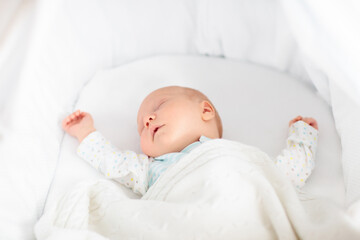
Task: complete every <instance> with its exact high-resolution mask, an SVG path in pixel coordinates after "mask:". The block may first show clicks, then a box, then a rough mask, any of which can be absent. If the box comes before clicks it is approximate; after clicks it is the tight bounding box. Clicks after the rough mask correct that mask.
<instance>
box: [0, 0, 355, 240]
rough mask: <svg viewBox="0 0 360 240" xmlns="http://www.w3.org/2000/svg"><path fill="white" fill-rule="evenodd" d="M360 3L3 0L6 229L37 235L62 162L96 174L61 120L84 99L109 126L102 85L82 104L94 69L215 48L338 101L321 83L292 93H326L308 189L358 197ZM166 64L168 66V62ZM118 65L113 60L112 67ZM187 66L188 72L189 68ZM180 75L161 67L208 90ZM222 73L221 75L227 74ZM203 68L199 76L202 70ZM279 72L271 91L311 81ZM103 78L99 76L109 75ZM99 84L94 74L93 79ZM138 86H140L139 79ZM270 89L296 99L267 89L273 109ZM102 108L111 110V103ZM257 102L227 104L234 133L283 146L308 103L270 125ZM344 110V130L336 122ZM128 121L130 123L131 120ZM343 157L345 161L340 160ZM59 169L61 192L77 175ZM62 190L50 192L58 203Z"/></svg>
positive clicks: (1, 155)
mask: <svg viewBox="0 0 360 240" xmlns="http://www.w3.org/2000/svg"><path fill="white" fill-rule="evenodd" d="M359 11H360V5H359V3H358V2H357V1H354V0H346V1H338V2H336V1H335V2H334V1H332V2H326V3H323V2H322V1H316V2H314V1H296V0H289V1H288V0H285V1H276V0H273V1H269V0H258V1H253V0H209V1H203V0H196V1H194V0H174V1H163V0H151V1H148V0H139V1H136V2H134V1H131V0H107V1H98V0H77V1H73V0H53V1H44V0H16V1H12V0H5V1H1V2H0V14H1V16H0V21H3V22H0V34H1V35H0V160H1V168H0V188H1V189H2V196H1V198H0V206H1V209H0V210H1V213H2V214H1V216H0V238H3V239H33V238H34V236H33V225H34V223H35V222H36V221H37V219H38V218H39V217H40V216H41V215H42V212H43V209H44V205H45V201H46V198H47V195H48V191H49V189H50V186H51V183H52V180H53V178H54V176H55V170H56V169H57V167H58V166H59V169H57V171H58V172H60V173H57V176H56V177H55V178H56V179H58V178H60V179H61V178H62V177H64V176H65V177H64V178H66V176H69V180H68V182H66V180H65V182H66V184H69V183H70V182H72V181H75V182H76V181H77V180H81V179H88V178H89V177H94V178H96V179H97V178H98V177H99V176H98V175H96V174H94V173H90V172H91V171H90V169H87V168H86V165H84V164H83V163H80V161H79V160H78V159H77V158H75V156H74V155H71V154H72V153H73V151H71V150H70V149H71V148H73V147H74V146H75V145H76V142H75V141H72V140H70V139H69V138H68V137H65V138H64V139H63V134H64V133H63V131H62V130H61V128H60V123H61V120H62V119H63V117H64V116H66V114H68V113H70V112H71V111H73V110H74V109H75V104H78V105H77V106H81V107H89V109H90V110H93V112H94V113H95V115H96V118H97V122H98V124H99V125H100V126H104V124H108V123H109V122H110V120H107V119H104V118H102V117H103V116H106V114H103V112H101V113H100V112H98V113H97V112H96V111H97V110H96V109H97V108H96V107H90V106H95V105H94V104H95V103H91V100H90V97H91V96H92V93H91V91H93V90H87V91H89V93H88V94H84V92H83V93H82V98H83V101H84V102H83V103H80V102H78V103H77V99H78V97H79V95H80V92H81V91H82V90H83V88H84V86H85V85H86V83H87V82H89V80H90V79H92V78H93V76H94V74H95V72H97V71H101V70H106V69H111V68H114V67H117V66H121V65H123V64H125V63H129V62H132V61H134V60H138V59H142V58H144V57H149V56H154V55H158V54H185V55H187V54H191V55H207V56H215V57H224V58H227V59H229V58H230V59H233V60H234V61H239V60H241V61H245V62H252V63H255V64H260V65H262V66H265V67H271V68H274V69H276V70H280V71H281V72H286V73H289V74H291V75H292V76H295V77H297V78H298V79H299V80H305V84H306V86H307V88H313V86H315V87H316V91H318V92H319V93H320V95H321V96H322V97H323V99H325V101H326V102H327V103H328V104H329V106H331V107H329V106H327V105H326V103H325V102H324V101H321V100H319V98H318V96H316V95H314V92H312V93H311V94H310V93H309V95H308V97H307V98H306V100H305V102H303V101H302V102H300V101H301V98H292V97H291V96H288V97H289V98H290V99H291V101H292V102H296V101H299V102H297V104H296V105H297V107H300V106H305V105H309V104H313V103H314V101H313V100H314V99H313V98H316V100H315V102H316V101H317V100H319V101H318V102H317V103H316V104H319V105H322V107H320V108H323V110H320V112H319V111H318V110H315V109H317V107H318V106H317V105H316V104H315V105H314V109H313V110H311V112H309V115H313V116H315V117H318V118H319V119H320V123H321V126H322V127H321V136H320V137H321V138H322V143H321V144H322V146H323V148H322V149H319V159H318V163H317V164H318V165H317V168H316V171H315V172H314V175H313V176H312V178H311V180H310V182H309V184H308V185H307V186H306V188H307V189H306V190H307V191H309V192H311V193H316V194H319V195H320V196H323V197H325V198H327V199H331V201H334V202H335V203H337V204H338V205H340V206H343V204H344V202H346V203H347V204H349V203H352V202H354V201H355V200H356V199H358V198H359V196H360V175H359V174H358V172H359V171H360V161H358V159H359V158H360V151H359V149H360V148H358V146H359V144H360V122H359V121H357V119H359V118H360V110H359V109H360V108H359V101H358V100H359V98H358V96H360V94H358V92H359V81H358V79H359V77H360V76H359V71H358V67H357V66H359V57H360V54H359V53H360V52H359V50H360V48H359V45H358V44H356V43H357V42H358V37H359V34H360V33H359V31H358V27H357V25H358V22H359V16H360V14H358V12H359ZM3 13H5V14H3ZM11 13H13V14H11ZM169 13H171V14H169ZM333 16H337V17H336V18H335V17H333ZM324 43H326V44H324ZM192 63H193V62H191V64H192ZM162 64H163V65H164V66H167V67H169V68H170V70H169V75H170V76H172V77H174V76H173V74H172V73H173V70H174V69H173V68H171V67H170V65H171V64H170V63H169V64H170V65H166V63H162ZM187 65H189V64H187ZM215 65H217V64H215ZM151 66H153V65H151ZM194 66H198V65H196V64H195V65H194ZM203 67H204V68H206V67H205V66H203ZM211 67H214V65H211ZM237 67H238V66H236V67H229V68H225V70H224V71H225V73H224V72H222V73H221V74H220V73H219V75H222V74H223V75H225V74H228V75H226V76H227V78H228V79H230V78H231V76H232V75H231V73H232V72H233V71H235V70H234V68H237ZM250 68H252V67H250ZM240 69H241V71H243V70H244V69H243V68H240ZM148 70H149V71H147V73H150V74H152V75H153V76H154V73H153V72H151V69H148ZM158 70H162V71H166V69H164V68H160V66H159V68H158ZM203 70H204V71H205V69H203ZM263 70H264V69H263V68H256V67H254V70H253V71H250V70H249V71H250V72H249V71H247V74H250V75H251V76H253V74H255V75H256V74H257V73H256V72H257V71H259V73H258V75H257V76H258V77H255V75H254V78H251V79H268V76H273V75H272V74H271V73H269V72H268V71H266V70H264V71H265V72H263ZM119 71H120V70H119ZM121 71H122V70H121ZM121 71H120V72H121ZM195 72H196V70H193V73H195ZM270 72H271V71H270ZM113 73H114V72H112V71H110V72H109V75H112V74H113ZM176 73H177V74H178V75H179V76H183V75H182V73H179V72H176ZM103 74H104V75H103ZM106 74H107V72H106V71H105V72H102V73H99V75H98V77H99V79H102V78H104V79H106V78H107V77H106V76H107V75H106ZM131 74H133V72H131ZM136 74H140V73H138V72H137V73H136ZM145 74H146V71H145V70H144V75H145ZM105 75H106V76H105ZM114 75H115V74H114ZM169 75H166V77H165V76H160V77H164V78H163V79H162V80H164V82H158V83H159V85H161V84H168V83H176V82H178V83H179V84H180V83H183V84H189V85H192V86H194V87H198V88H199V89H204V86H202V85H200V84H202V83H201V82H196V81H195V80H194V81H192V82H185V80H184V79H177V80H174V82H171V81H168V80H165V79H169V78H168V76H169ZM219 75H217V76H218V79H222V78H221V77H220V76H219ZM280 75H281V74H280ZM156 76H158V75H156V74H155V76H154V78H156ZM201 76H203V75H201ZM201 76H200V75H198V76H197V77H196V79H199V77H201ZM206 76H207V77H211V76H209V75H206ZM236 76H238V75H236ZM247 76H248V75H247ZM281 76H282V77H284V76H283V75H281ZM109 77H110V76H109ZM278 77H279V75H277V77H274V78H272V77H270V78H269V79H271V81H274V83H273V84H268V85H263V86H264V88H262V89H261V88H260V89H256V91H260V92H261V93H262V94H263V93H265V94H269V92H267V91H266V90H267V89H271V87H274V88H275V84H279V86H281V88H280V87H277V88H275V92H277V93H280V92H281V94H283V92H286V89H287V88H290V89H292V90H291V91H295V92H296V93H295V94H300V93H302V90H300V91H297V90H294V88H296V86H297V84H298V83H296V82H295V81H285V79H284V78H286V77H284V78H282V77H280V78H281V79H283V80H284V81H283V82H281V83H280V82H276V81H277V80H278ZM158 80H159V79H158ZM237 80H238V79H236V78H234V79H233V80H232V81H230V80H229V84H228V85H227V86H228V87H229V89H232V88H233V86H230V85H231V84H230V83H231V82H233V83H235V85H234V89H235V87H241V86H240V85H238V84H239V83H238V81H237ZM100 81H101V80H98V83H99V84H98V86H99V85H100V86H101V84H100ZM159 81H160V80H159ZM92 82H96V81H92ZM122 83H124V82H122ZM287 83H289V85H287ZM313 83H314V84H313ZM134 84H135V82H134ZM291 84H294V85H291ZM90 86H91V84H90V83H89V89H91V88H90ZM121 86H122V87H123V84H121ZM146 86H148V85H146ZM213 86H216V85H213ZM95 87H96V84H95ZM101 87H102V89H105V90H106V91H109V92H111V93H112V94H116V93H115V92H112V90H113V89H107V88H106V86H101ZM151 87H155V86H151ZM246 87H247V88H256V85H255V82H252V81H249V82H247V83H246ZM129 88H133V85H130V86H129ZM211 88H212V87H209V90H206V89H205V90H206V91H207V92H208V93H210V94H212V95H213V96H214V98H215V99H217V101H218V102H219V103H220V105H221V104H222V103H223V102H226V101H228V100H227V99H226V98H225V97H227V98H230V97H231V96H227V95H226V96H225V97H222V96H217V95H216V93H215V91H212V90H211ZM215 88H216V89H218V88H219V87H218V86H216V87H215ZM300 88H301V87H300ZM93 89H94V88H93ZM221 89H223V88H221ZM146 90H148V89H146ZM149 90H150V87H149ZM144 94H145V93H144ZM242 94H243V95H240V96H239V97H241V96H244V97H249V96H250V97H254V96H252V95H251V94H250V92H249V93H248V92H242ZM85 96H87V97H85ZM294 96H297V95H294ZM125 97H126V96H124V99H125ZM85 99H86V100H85ZM268 99H274V100H276V101H278V102H277V104H284V107H288V105H285V104H290V103H285V102H282V101H281V100H280V98H279V99H276V97H275V98H274V96H273V95H268V96H267V98H266V101H265V103H264V101H261V100H262V98H256V99H255V100H254V101H255V103H256V104H258V105H261V104H265V106H266V107H267V108H266V109H265V112H266V111H268V112H267V116H273V112H272V111H271V110H276V111H277V110H278V109H276V108H272V106H271V102H270V101H267V100H268ZM136 101H140V99H136ZM306 101H309V102H306ZM85 102H87V103H88V105H87V104H86V103H85ZM260 103H261V104H260ZM119 104H120V103H119ZM239 104H240V107H241V108H242V109H246V107H247V105H246V102H244V101H241V102H240V103H239ZM303 104H305V105H303ZM134 105H135V101H134ZM109 106H110V105H109ZM116 107H117V106H116ZM131 109H135V108H134V107H132V108H131ZM253 109H254V108H253ZM289 109H290V108H289ZM291 109H292V108H291ZM325 109H326V110H325ZM103 110H104V111H106V112H107V109H103ZM331 110H332V113H331ZM280 112H284V111H280ZM257 113H258V112H255V110H253V111H249V112H248V114H247V115H241V116H240V115H239V116H236V118H233V114H232V113H226V111H225V110H223V114H224V117H225V118H227V119H231V120H228V121H233V122H227V124H228V125H229V126H230V127H229V129H232V130H233V129H234V130H233V132H230V131H229V132H227V133H225V134H227V135H226V137H227V138H229V139H233V140H239V141H242V142H246V143H249V144H252V145H255V146H258V147H260V148H261V149H263V150H264V151H266V152H267V153H269V154H270V155H274V154H277V153H278V151H279V150H280V149H281V144H282V140H283V139H284V138H285V137H286V136H284V135H281V134H285V132H286V131H285V129H284V128H285V125H286V123H287V121H288V119H289V118H290V117H293V115H294V114H298V113H299V112H298V110H296V111H294V112H290V111H289V112H288V113H289V115H287V116H282V117H281V119H282V120H279V121H274V122H272V120H273V119H272V118H270V120H269V121H267V122H265V124H264V122H263V121H260V120H262V119H255V120H254V116H256V114H257ZM301 113H307V110H305V108H304V110H301ZM325 116H326V117H325ZM333 118H334V119H335V125H336V130H337V132H338V134H339V135H337V133H336V131H335V127H334V121H333ZM117 119H119V118H117ZM120 119H121V120H123V119H124V118H120ZM240 120H241V121H246V122H250V123H252V122H253V121H255V123H258V124H257V127H260V128H259V130H258V131H259V132H263V133H265V134H263V135H262V138H261V139H260V140H259V138H258V135H259V134H253V131H252V130H253V129H250V128H246V125H240V126H239V125H238V124H235V123H236V121H240ZM256 121H258V122H256ZM111 122H112V121H111ZM277 124H278V125H277ZM100 126H99V127H100ZM234 126H236V127H234ZM269 126H275V129H276V130H275V131H273V130H269V129H270V127H269ZM117 129H119V130H118V132H113V131H112V130H110V129H109V130H106V127H104V129H102V130H103V131H104V132H105V133H106V136H108V137H109V138H111V139H112V140H113V141H114V142H115V143H117V145H119V146H124V147H128V148H133V147H134V146H135V148H137V149H139V148H138V146H137V145H136V143H137V140H136V139H135V136H133V135H131V136H132V137H134V138H133V139H130V141H129V142H128V141H125V140H123V139H120V138H118V136H120V135H119V132H120V131H122V132H123V131H124V129H120V128H117ZM125 131H129V132H130V131H131V128H129V129H125ZM323 134H327V135H323ZM129 135H130V133H129ZM272 136H275V137H272ZM339 136H340V137H341V144H340V142H339ZM127 144H128V145H127ZM269 144H271V145H272V146H270V145H269ZM325 146H326V148H325ZM64 149H67V150H66V151H67V152H66V151H65V150H64ZM327 149H330V152H328V151H327ZM340 158H341V159H342V162H343V164H342V165H341V163H340V162H339V161H338V159H340ZM64 159H67V161H69V165H66V164H64V163H63V162H64V161H65V160H64ZM76 161H78V162H76ZM58 162H59V164H58ZM328 162H330V164H327V163H328ZM70 163H71V164H73V165H70ZM68 166H75V167H77V168H78V169H86V170H83V171H84V172H82V174H84V176H78V175H76V173H75V170H69V169H70V168H65V169H64V167H68ZM342 168H343V169H344V174H345V176H344V177H345V187H346V189H347V192H346V195H345V199H344V185H343V184H344V182H343V180H339V181H337V179H342V178H341V175H342ZM332 175H333V176H334V177H333V178H332V177H331V176H332ZM56 179H55V182H54V184H53V188H52V191H58V192H57V193H59V191H61V190H62V189H63V187H64V186H66V184H65V183H64V185H62V184H60V183H58V184H57V183H56V181H59V180H56ZM54 186H59V187H58V188H57V189H58V190H53V189H54V188H55V189H56V187H54ZM67 186H69V185H67ZM50 196H56V194H54V193H52V194H51V195H50ZM52 201H53V198H52V197H50V198H49V200H48V202H52ZM359 209H360V207H359V208H358V210H359ZM358 215H359V216H360V213H359V214H358Z"/></svg>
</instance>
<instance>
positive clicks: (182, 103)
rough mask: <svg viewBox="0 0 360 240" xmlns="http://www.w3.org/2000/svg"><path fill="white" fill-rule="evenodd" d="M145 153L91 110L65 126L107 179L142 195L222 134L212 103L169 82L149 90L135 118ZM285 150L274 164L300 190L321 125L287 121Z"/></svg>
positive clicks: (76, 114) (311, 165)
mask: <svg viewBox="0 0 360 240" xmlns="http://www.w3.org/2000/svg"><path fill="white" fill-rule="evenodd" d="M137 125H138V132H139V135H140V139H141V140H140V141H141V142H140V143H141V149H142V152H143V154H138V153H135V152H133V151H121V150H119V149H118V148H117V147H115V146H113V145H112V144H111V143H110V142H109V141H108V140H106V139H105V137H104V136H103V135H102V134H101V133H100V132H98V131H97V130H96V129H95V128H94V121H93V119H92V117H91V115H90V114H89V113H86V112H81V111H80V110H77V111H76V112H74V113H72V114H70V115H69V116H68V117H66V118H65V119H64V120H63V122H62V127H63V129H64V130H65V131H66V132H67V133H68V134H70V135H71V136H74V137H76V138H77V139H78V140H79V142H80V145H79V147H78V150H77V153H78V155H79V156H80V157H81V158H83V159H84V160H85V161H87V162H88V163H90V164H91V165H92V166H93V167H94V168H96V169H97V170H99V171H100V172H101V173H103V174H104V175H105V176H106V177H107V178H111V179H114V180H116V181H118V182H120V183H122V184H124V185H125V186H127V187H129V188H131V189H132V190H133V191H134V192H135V193H138V194H141V195H144V194H145V193H146V191H147V190H148V189H149V188H150V187H151V186H152V185H153V184H154V183H155V182H156V180H157V179H158V178H159V177H160V176H161V175H162V173H163V172H165V171H166V170H167V168H169V166H171V165H172V164H175V163H176V162H177V161H179V160H180V159H181V158H182V157H183V156H185V155H186V154H188V153H189V152H191V150H193V149H194V148H196V147H197V146H199V145H200V144H202V143H203V142H205V141H211V140H212V139H216V138H221V137H222V123H221V119H220V116H219V114H218V112H217V111H216V109H215V107H214V105H213V104H212V102H211V101H210V100H209V99H208V98H207V97H206V96H205V95H204V94H203V93H201V92H199V91H198V90H195V89H191V88H186V87H179V86H170V87H164V88H160V89H157V90H155V91H153V92H152V93H150V94H149V95H148V96H147V97H146V98H145V99H144V101H143V102H142V104H141V106H140V108H139V111H138V117H137ZM289 126H290V128H289V137H288V139H287V148H286V149H284V150H283V151H282V152H281V154H280V155H279V156H278V157H276V159H275V160H274V164H275V165H276V166H277V167H278V168H279V169H280V170H282V171H283V172H284V174H285V175H286V176H287V177H288V179H289V180H290V181H291V182H292V183H293V184H294V186H295V187H297V188H300V187H302V186H303V185H304V183H305V181H306V179H307V178H308V177H309V176H310V174H311V171H312V169H313V168H314V157H315V151H316V144H317V135H318V126H317V122H316V120H315V119H313V118H302V117H301V116H298V117H296V118H294V119H293V120H291V121H290V123H289Z"/></svg>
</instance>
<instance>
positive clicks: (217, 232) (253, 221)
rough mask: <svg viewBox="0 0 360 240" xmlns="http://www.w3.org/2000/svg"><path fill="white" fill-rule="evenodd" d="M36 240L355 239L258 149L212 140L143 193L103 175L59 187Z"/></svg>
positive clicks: (333, 212)
mask: <svg viewBox="0 0 360 240" xmlns="http://www.w3.org/2000/svg"><path fill="white" fill-rule="evenodd" d="M35 232H36V236H37V238H38V239H50V238H51V239H106V238H110V239H157V240H158V239H239V237H241V238H244V239H298V238H301V239H356V238H359V237H360V230H359V229H356V228H355V226H354V225H352V224H351V221H350V219H349V217H348V216H347V215H346V214H345V213H343V212H341V211H340V210H338V209H337V208H335V207H334V206H331V205H329V204H325V203H324V202H321V201H320V200H314V199H312V200H311V199H307V200H306V201H301V200H300V199H299V197H298V194H297V193H296V191H295V189H294V188H293V186H292V185H291V183H290V182H289V181H288V180H287V179H286V177H285V176H284V175H283V174H282V173H281V172H280V171H279V170H278V169H277V168H276V167H275V165H274V164H273V162H272V160H271V159H270V158H269V157H268V156H267V155H266V154H265V153H263V152H262V151H260V150H258V149H257V148H255V147H250V146H247V145H244V144H241V143H237V142H232V141H228V140H223V139H218V140H212V141H208V142H205V143H203V144H202V145H201V146H199V147H197V148H196V149H194V150H193V151H192V152H191V153H190V154H189V155H187V156H186V157H184V158H182V159H181V160H180V161H179V162H178V163H176V164H174V165H173V166H171V167H170V168H169V169H168V170H167V171H166V172H165V173H164V174H163V175H162V176H161V177H160V178H159V179H158V181H157V182H156V183H155V184H154V185H153V186H152V187H151V188H150V189H149V191H148V192H147V193H146V194H145V195H144V196H143V197H142V199H130V198H128V197H127V196H126V195H125V193H124V191H123V189H122V188H121V187H119V186H117V185H116V184H115V183H112V182H110V181H104V180H101V181H97V182H85V183H81V184H79V185H78V186H76V187H75V188H74V189H72V190H71V191H69V192H68V193H66V194H65V195H64V196H63V197H62V199H61V200H60V201H59V202H58V203H57V205H56V206H53V207H52V208H50V209H49V211H47V212H46V213H45V214H44V215H43V217H42V218H41V219H40V220H39V222H38V223H37V224H36V227H35Z"/></svg>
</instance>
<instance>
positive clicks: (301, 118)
mask: <svg viewBox="0 0 360 240" xmlns="http://www.w3.org/2000/svg"><path fill="white" fill-rule="evenodd" d="M300 120H301V121H304V122H306V123H307V124H309V125H310V126H312V127H313V128H315V129H316V130H319V128H318V124H317V122H316V120H315V119H314V118H303V117H302V116H297V117H296V118H294V119H293V120H291V121H290V122H289V127H290V126H291V125H292V124H294V123H296V122H297V121H300Z"/></svg>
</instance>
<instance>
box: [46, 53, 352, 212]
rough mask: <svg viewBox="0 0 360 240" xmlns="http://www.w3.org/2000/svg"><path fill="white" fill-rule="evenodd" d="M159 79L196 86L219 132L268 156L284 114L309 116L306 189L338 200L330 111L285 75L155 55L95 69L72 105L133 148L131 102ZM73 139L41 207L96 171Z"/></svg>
mask: <svg viewBox="0 0 360 240" xmlns="http://www.w3.org/2000/svg"><path fill="white" fill-rule="evenodd" d="M124 83H126V84H124ZM165 85H184V86H190V87H194V88H197V89H201V91H203V92H204V93H205V94H207V95H208V96H209V98H210V99H212V101H213V102H214V104H215V106H216V108H217V109H218V111H219V112H220V115H221V117H222V120H223V124H224V138H225V139H231V140H236V141H240V142H243V143H246V144H250V145H254V146H257V147H259V148H260V149H262V150H263V151H265V152H267V153H268V154H269V155H270V156H271V157H276V156H277V154H279V153H280V151H281V150H282V149H283V148H284V147H285V140H286V138H287V129H288V122H289V120H290V119H292V118H293V117H295V116H297V115H303V116H312V117H314V118H316V119H317V120H318V122H319V129H320V134H319V144H318V151H317V155H316V168H315V170H314V172H313V175H312V177H311V178H310V179H309V181H308V183H307V184H306V187H305V190H307V191H309V192H310V193H313V194H315V195H317V196H319V197H324V198H326V199H328V200H330V201H333V202H334V203H336V204H337V205H339V206H344V196H345V193H344V192H345V190H344V185H343V177H342V176H343V175H342V170H341V162H340V154H341V152H340V146H339V139H338V136H337V134H336V130H335V127H334V122H333V118H332V116H331V111H330V109H329V107H328V106H327V104H326V103H325V102H324V101H323V100H322V99H321V98H320V97H319V96H317V95H315V92H314V89H312V88H311V87H310V86H308V85H306V84H304V83H302V82H299V81H297V80H296V79H293V78H291V77H289V76H287V75H284V74H281V73H278V72H275V71H272V70H270V69H265V68H262V67H258V66H254V65H251V64H246V63H242V62H236V61H230V60H225V59H218V58H208V57H196V56H159V57H154V58H148V59H144V60H140V61H137V62H133V63H131V64H127V65H124V66H121V67H118V68H115V69H110V70H106V71H101V72H99V73H97V74H96V76H95V77H94V79H92V80H91V81H90V82H89V83H88V84H87V85H86V86H85V87H84V89H83V91H82V93H81V95H80V96H79V100H78V102H77V104H76V106H75V107H74V109H81V110H83V111H88V112H90V113H91V114H92V115H93V117H94V120H95V127H96V128H97V129H98V130H99V131H101V132H102V133H103V134H104V135H105V136H106V137H107V138H109V139H110V140H111V141H112V142H113V143H114V144H115V145H116V146H118V147H119V148H120V149H123V150H125V149H130V150H134V151H137V152H140V147H139V137H138V134H137V131H136V129H137V128H136V114H137V110H138V109H137V108H138V106H139V105H140V103H141V101H142V99H143V98H144V97H145V96H146V95H147V94H148V93H149V92H151V91H152V90H154V89H156V88H158V87H161V86H165ZM134 93H136V94H134ZM77 146H78V142H77V140H76V139H74V138H72V137H70V136H68V135H66V136H65V138H64V141H63V143H62V148H61V152H60V158H59V162H58V166H57V171H56V174H55V178H54V182H53V185H52V187H51V190H50V194H49V197H48V199H47V204H46V208H48V207H49V205H52V204H54V203H55V202H56V199H57V198H58V197H60V196H61V194H62V193H63V192H64V191H65V190H66V189H69V188H70V187H71V186H73V185H74V184H75V183H76V182H79V181H82V180H89V179H96V178H101V176H100V175H99V174H98V173H97V172H96V171H95V170H94V169H93V168H91V167H90V166H89V165H87V163H85V161H83V160H82V159H80V158H79V157H78V156H77V155H76V147H77Z"/></svg>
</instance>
